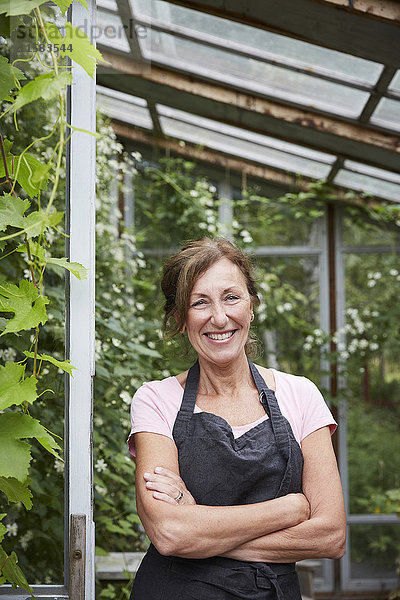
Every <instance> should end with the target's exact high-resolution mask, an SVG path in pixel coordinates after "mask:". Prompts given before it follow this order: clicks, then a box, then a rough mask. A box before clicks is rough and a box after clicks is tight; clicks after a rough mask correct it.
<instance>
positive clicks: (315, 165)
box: [160, 116, 330, 179]
mask: <svg viewBox="0 0 400 600" xmlns="http://www.w3.org/2000/svg"><path fill="white" fill-rule="evenodd" d="M160 124H161V127H162V129H163V131H164V133H165V134H166V135H169V136H171V137H174V138H178V139H182V140H185V141H187V142H191V143H194V144H197V145H202V146H206V147H208V148H213V149H215V150H218V151H220V152H224V153H226V154H230V155H234V156H239V157H242V158H245V159H247V160H251V161H255V162H257V163H260V164H264V165H269V166H272V167H276V168H278V169H284V170H285V171H290V172H292V173H300V174H302V175H306V176H308V177H314V178H318V179H321V178H325V177H326V176H327V175H328V173H329V170H330V166H329V165H327V164H323V163H320V162H317V161H313V160H310V159H308V158H303V157H301V156H295V155H294V154H288V153H286V152H282V151H281V150H277V149H275V148H270V147H268V146H263V145H261V144H256V143H254V142H249V141H247V140H241V139H239V138H232V137H229V136H228V135H227V134H225V133H219V132H216V131H211V130H210V129H205V128H202V127H198V126H196V125H192V124H189V123H185V122H183V121H177V120H176V119H173V118H170V117H165V116H160Z"/></svg>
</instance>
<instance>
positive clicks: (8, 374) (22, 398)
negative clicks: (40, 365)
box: [0, 362, 37, 410]
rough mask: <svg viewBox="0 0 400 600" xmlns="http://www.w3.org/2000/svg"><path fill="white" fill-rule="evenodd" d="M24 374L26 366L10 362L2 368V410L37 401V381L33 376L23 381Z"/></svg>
mask: <svg viewBox="0 0 400 600" xmlns="http://www.w3.org/2000/svg"><path fill="white" fill-rule="evenodd" d="M24 373H25V366H24V365H19V364H16V363H12V362H9V363H6V364H5V365H4V367H3V366H0V410H4V409H5V408H8V407H9V406H12V405H13V404H16V405H19V404H22V403H23V402H29V403H30V404H32V403H33V402H34V401H35V400H36V398H37V392H36V385H37V379H36V377H33V376H32V377H28V378H27V379H23V380H22V377H23V376H24Z"/></svg>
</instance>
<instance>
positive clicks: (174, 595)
mask: <svg viewBox="0 0 400 600" xmlns="http://www.w3.org/2000/svg"><path fill="white" fill-rule="evenodd" d="M162 289H163V292H164V295H165V298H166V302H165V307H164V308H165V319H164V325H165V326H166V328H167V329H168V328H169V329H170V330H172V332H173V333H178V332H181V333H184V332H186V334H187V337H188V340H189V342H190V344H191V345H192V346H193V348H194V350H195V351H196V353H197V355H198V360H197V361H196V363H195V364H194V365H193V367H192V368H191V369H190V370H189V371H185V372H184V373H180V374H179V375H177V376H176V377H168V378H166V379H164V380H163V381H154V382H150V383H145V384H144V385H143V386H142V387H141V388H140V389H139V390H138V391H137V392H136V394H135V396H134V398H133V401H132V408H131V416H132V432H131V435H130V436H129V439H128V443H129V447H130V451H131V453H132V454H133V455H135V454H136V498H137V510H138V514H139V516H140V519H141V521H142V523H143V525H144V528H145V530H146V533H147V535H148V537H149V538H150V540H151V542H152V544H151V545H150V548H149V550H148V552H147V554H146V555H145V557H144V559H143V561H142V563H141V566H140V568H139V570H138V572H137V575H136V578H135V581H134V585H133V589H132V594H131V599H132V600H188V599H192V600H202V599H204V600H219V599H221V600H222V599H224V600H228V599H233V598H246V599H254V600H261V599H263V600H272V599H275V598H278V599H279V600H300V599H301V595H300V590H299V584H298V579H297V576H296V573H295V564H294V563H295V561H296V560H301V559H305V558H322V557H329V558H338V557H340V556H342V554H343V552H344V545H345V513H344V505H343V498H342V491H341V485H340V479H339V475H338V471H337V465H336V460H335V456H334V453H333V449H332V444H331V440H330V433H331V432H333V431H334V429H335V428H336V424H335V421H334V419H333V418H332V415H331V413H330V411H329V410H328V408H327V406H326V404H325V402H324V401H323V399H322V396H321V394H320V393H319V392H318V390H317V388H316V387H315V386H314V384H312V383H311V381H309V380H307V379H305V378H303V377H297V376H294V375H289V374H285V373H281V372H279V371H276V370H272V369H266V368H264V367H259V366H255V365H253V364H252V363H251V362H250V361H249V360H248V358H247V355H246V351H247V350H248V348H249V345H250V343H251V339H250V338H249V329H250V323H251V322H252V320H253V318H254V313H253V307H255V306H256V305H257V304H258V297H257V291H256V287H255V282H254V279H253V276H252V273H251V265H250V263H249V261H248V259H247V258H246V256H245V255H244V254H243V253H242V252H241V251H240V250H238V249H237V248H236V247H235V246H234V245H233V244H231V243H230V242H228V241H227V240H224V239H222V238H216V239H210V238H204V239H201V240H198V241H195V242H191V243H189V244H188V245H187V246H185V247H184V248H183V249H182V250H181V251H180V252H178V253H177V254H176V255H174V256H173V257H172V258H170V259H169V260H168V261H167V263H166V264H165V266H164V272H163V280H162ZM274 390H276V392H277V397H276V396H275V391H274ZM300 444H301V446H300Z"/></svg>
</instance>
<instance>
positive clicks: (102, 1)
mask: <svg viewBox="0 0 400 600" xmlns="http://www.w3.org/2000/svg"><path fill="white" fill-rule="evenodd" d="M96 6H97V8H105V9H106V10H113V11H115V12H117V10H118V4H117V2H116V0H97V2H96Z"/></svg>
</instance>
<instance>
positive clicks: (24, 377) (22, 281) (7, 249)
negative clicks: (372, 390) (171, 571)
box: [0, 0, 101, 593]
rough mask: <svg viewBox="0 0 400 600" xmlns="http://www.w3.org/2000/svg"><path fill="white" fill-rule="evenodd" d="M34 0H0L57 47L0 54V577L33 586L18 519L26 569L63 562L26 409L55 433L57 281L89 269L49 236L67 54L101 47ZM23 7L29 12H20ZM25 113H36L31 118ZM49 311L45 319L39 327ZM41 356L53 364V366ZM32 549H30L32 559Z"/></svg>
mask: <svg viewBox="0 0 400 600" xmlns="http://www.w3.org/2000/svg"><path fill="white" fill-rule="evenodd" d="M80 1H81V4H82V5H83V6H86V2H85V0H80ZM42 4H44V2H43V1H35V0H33V1H32V0H29V1H28V0H17V1H16V2H12V3H10V2H9V1H8V0H7V1H6V2H5V1H4V0H1V1H0V14H4V13H6V15H7V16H11V17H16V16H20V17H21V18H17V19H8V21H7V22H6V25H7V26H8V27H9V28H10V30H11V29H15V28H16V27H18V28H19V29H20V28H24V27H25V33H26V34H28V32H29V33H30V34H33V36H34V39H35V42H36V45H37V47H39V48H40V47H42V46H43V47H44V48H46V49H47V48H48V46H49V44H51V43H53V44H55V43H60V44H63V45H62V46H61V47H60V48H59V52H58V53H55V52H52V51H50V52H46V53H45V54H43V55H42V56H39V53H38V52H33V53H32V56H31V57H30V59H29V61H27V60H21V61H20V62H19V66H21V64H22V65H23V66H22V68H23V70H20V69H18V68H17V67H15V65H14V64H12V63H11V61H10V60H9V57H8V56H7V57H6V56H0V76H1V78H2V84H3V87H2V93H1V95H0V101H2V112H1V116H0V118H2V119H3V125H4V129H2V130H3V131H6V132H7V133H6V135H5V136H4V137H3V135H2V136H0V146H1V148H0V151H1V153H0V178H1V179H2V180H3V181H2V183H1V186H2V192H3V193H2V195H1V196H0V232H2V235H1V236H0V249H1V251H2V256H1V257H0V260H1V263H0V264H1V273H0V313H1V317H0V325H1V330H2V332H1V336H0V339H1V347H0V356H1V358H2V359H3V360H4V361H5V364H4V365H0V411H1V414H0V502H1V504H2V506H4V509H3V511H2V518H3V519H6V527H5V526H4V525H3V524H1V525H0V538H1V540H0V541H1V545H0V584H3V583H5V582H9V583H11V584H12V586H13V588H15V587H18V586H19V587H22V588H24V589H25V590H27V591H28V592H30V593H32V589H31V587H30V586H29V585H28V583H27V577H26V576H25V574H24V573H23V572H22V570H21V569H20V567H19V565H18V564H17V563H18V558H17V555H16V553H15V552H14V551H13V542H12V538H13V537H16V536H17V532H18V528H19V527H21V526H23V525H21V524H24V521H25V524H26V525H27V529H26V531H25V533H24V534H23V535H21V536H20V538H19V539H18V542H19V543H18V550H19V556H22V557H23V564H24V571H26V572H29V578H30V579H31V580H33V581H35V579H36V578H37V575H36V569H37V568H39V569H42V571H44V570H47V572H48V574H49V575H48V577H49V576H50V577H51V578H52V577H55V576H56V573H58V575H57V577H59V573H60V565H61V569H62V563H63V556H62V554H63V553H62V549H61V550H60V543H59V540H62V537H63V536H62V528H63V526H62V507H63V503H62V502H61V501H60V495H62V479H61V477H60V475H56V477H54V476H51V473H50V472H49V469H48V466H49V465H48V458H47V457H48V456H52V458H53V463H54V464H55V465H56V468H57V473H58V474H59V473H60V471H61V470H62V458H61V454H60V453H61V451H62V449H61V447H60V445H59V443H58V442H57V441H56V438H57V437H59V436H58V434H57V433H56V432H54V433H51V432H50V431H49V430H48V429H47V428H46V427H45V426H43V425H42V424H41V422H40V421H39V419H38V418H34V416H33V415H31V414H30V413H31V411H32V412H36V414H37V415H38V416H40V420H42V421H43V422H45V423H52V426H54V428H55V429H56V430H58V432H59V433H62V428H63V419H62V414H63V413H62V410H61V412H60V408H61V409H62V402H61V403H59V402H58V400H59V399H61V400H62V382H61V380H60V377H59V376H58V372H59V371H61V372H66V373H68V374H69V375H72V369H73V368H74V367H73V365H71V364H70V363H69V361H65V360H63V356H62V355H63V331H62V329H63V327H62V323H63V319H64V315H63V312H64V311H63V302H64V300H63V290H62V287H61V285H60V283H61V282H62V279H61V277H63V274H64V272H65V271H66V270H67V271H69V272H71V273H72V275H74V276H75V277H77V278H78V279H84V278H85V277H86V269H85V268H84V267H83V266H82V265H80V264H78V263H76V262H69V261H68V260H67V259H66V258H64V257H62V253H63V241H64V240H63V236H62V235H59V236H58V237H56V236H55V233H56V232H57V233H61V234H62V230H61V225H60V224H61V221H62V218H63V215H64V213H63V211H62V210H57V209H55V206H56V205H58V204H60V205H61V206H63V204H64V202H63V200H62V191H63V189H62V182H63V171H64V164H63V161H64V151H65V145H66V142H67V138H66V131H67V132H69V131H70V130H71V127H69V124H68V123H67V121H66V114H65V112H66V111H65V92H66V87H67V86H68V85H69V84H70V83H71V79H72V75H71V68H69V67H68V66H67V64H66V58H67V57H69V58H70V59H71V61H72V68H74V65H75V64H79V65H81V66H83V68H84V69H85V70H86V71H87V72H88V73H90V74H91V75H93V73H94V69H95V65H96V62H97V60H99V59H100V58H101V54H100V53H99V52H98V51H97V50H96V49H95V47H94V46H93V45H92V44H90V41H89V40H88V38H87V37H86V36H85V37H83V36H82V35H77V29H76V28H75V27H72V26H71V25H70V24H68V23H67V24H66V25H65V37H63V36H62V35H61V34H60V32H59V30H58V28H57V27H56V26H55V24H54V23H53V21H54V16H55V13H54V8H56V9H57V11H59V10H60V9H61V10H62V11H63V12H65V10H66V9H67V8H68V6H69V5H70V4H71V2H70V1H68V0H59V1H58V2H57V3H55V4H53V9H52V8H51V7H49V6H46V7H42V9H39V6H41V5H42ZM47 4H48V3H46V5H47ZM57 7H58V8H57ZM42 11H43V12H42ZM24 15H29V16H30V18H29V19H24V18H23V17H24ZM45 15H46V18H45ZM32 25H33V26H32ZM80 33H81V32H80ZM50 34H51V39H50V37H49V35H50ZM7 35H8V34H7ZM16 41H17V40H16V39H13V38H10V39H8V40H7V49H8V51H9V54H10V56H11V55H12V54H13V52H14V51H15V52H18V47H17V46H15V43H16ZM72 44H73V45H72ZM31 115H35V116H34V118H33V119H32V118H29V117H30V116H31ZM11 118H12V119H13V120H14V125H15V127H14V128H13V127H12V125H11V120H10V119H11ZM17 118H18V119H19V120H20V122H22V123H24V124H25V126H24V127H23V128H20V129H19V128H18V122H17ZM24 119H27V121H24ZM68 127H69V129H68ZM49 132H50V133H49ZM12 149H13V150H12ZM59 227H60V229H59ZM60 254H61V256H60ZM49 320H51V321H52V323H51V329H45V328H43V327H42V326H43V325H45V324H46V323H47V322H48V321H49ZM39 337H40V340H39ZM39 347H40V350H41V352H40V353H39ZM28 359H29V360H28ZM46 365H51V372H50V371H49V369H48V368H47V366H46ZM48 384H50V385H51V389H49V385H48ZM49 392H52V394H53V398H54V399H53V402H52V405H51V407H49V406H48V403H47V400H46V398H45V395H46V394H47V395H48V393H49ZM56 415H57V416H56ZM43 449H44V450H46V452H45V453H43ZM54 461H55V462H54ZM60 465H61V469H60ZM33 498H34V499H35V514H34V516H32V517H30V516H29V515H28V513H26V512H25V511H29V510H30V509H32V507H33V502H32V499H33ZM6 503H7V504H6ZM17 519H18V523H17ZM38 522H41V530H40V531H39V532H37V533H36V535H35V537H33V534H32V529H33V528H34V527H36V526H37V523H38ZM6 534H7V535H6ZM37 540H39V543H40V544H42V543H43V542H44V547H40V548H39V547H36V546H35V545H36V544H37ZM14 545H15V544H14ZM61 546H62V544H61ZM35 555H37V556H38V557H39V559H38V560H37V561H36V564H35V565H31V564H30V563H31V562H32V561H31V559H32V556H35ZM39 577H40V575H39ZM48 582H49V581H48V580H45V583H48Z"/></svg>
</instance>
